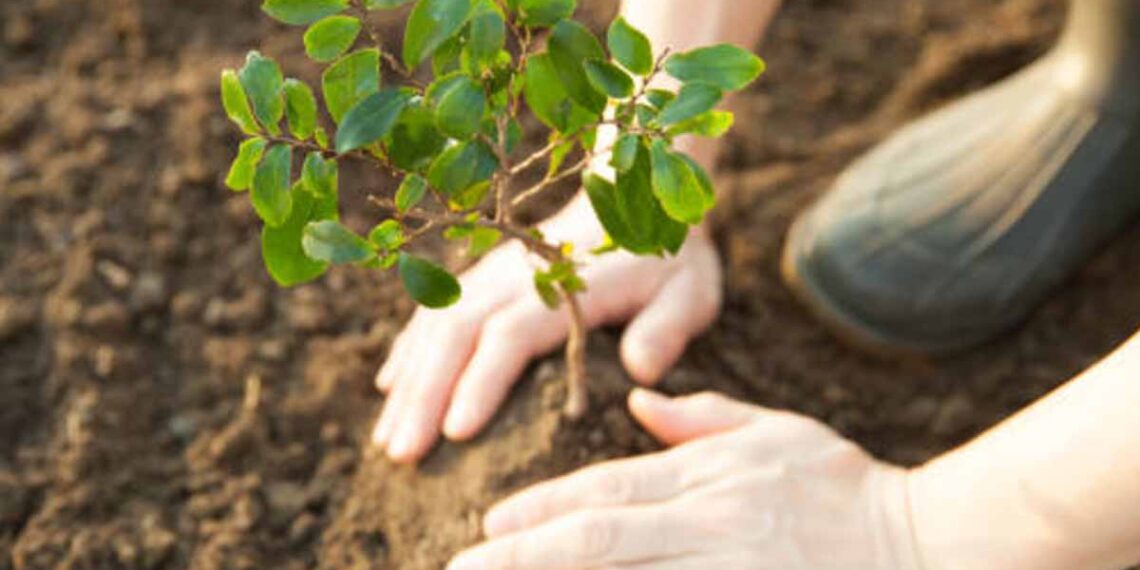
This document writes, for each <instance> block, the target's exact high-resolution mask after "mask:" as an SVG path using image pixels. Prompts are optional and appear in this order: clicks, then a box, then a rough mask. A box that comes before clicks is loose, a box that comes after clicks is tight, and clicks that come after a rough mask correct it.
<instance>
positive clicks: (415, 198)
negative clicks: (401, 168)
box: [396, 174, 428, 214]
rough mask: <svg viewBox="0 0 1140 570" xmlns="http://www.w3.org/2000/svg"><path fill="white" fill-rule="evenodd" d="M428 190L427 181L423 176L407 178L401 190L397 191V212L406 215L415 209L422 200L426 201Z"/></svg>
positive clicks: (401, 184) (401, 185)
mask: <svg viewBox="0 0 1140 570" xmlns="http://www.w3.org/2000/svg"><path fill="white" fill-rule="evenodd" d="M427 189H428V185H427V180H424V179H423V177H422V176H420V175H418V174H409V175H408V176H405V177H404V181H403V182H401V183H400V189H399V190H397V191H396V210H397V211H399V213H401V214H405V213H407V212H408V210H411V209H412V208H415V207H416V205H417V204H419V203H420V200H423V199H424V195H425V194H427Z"/></svg>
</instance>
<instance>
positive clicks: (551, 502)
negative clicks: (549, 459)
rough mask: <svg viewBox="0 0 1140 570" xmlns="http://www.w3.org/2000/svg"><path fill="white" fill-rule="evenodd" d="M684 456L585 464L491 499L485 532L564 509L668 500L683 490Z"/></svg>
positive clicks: (518, 526)
mask: <svg viewBox="0 0 1140 570" xmlns="http://www.w3.org/2000/svg"><path fill="white" fill-rule="evenodd" d="M681 460H682V456H680V455H679V454H671V453H656V454H651V455H644V456H641V457H635V458H630V459H621V460H617V461H611V462H608V463H603V464H599V465H595V466H593V467H587V468H585V469H582V470H580V471H578V472H576V473H572V474H570V475H566V476H564V477H561V478H558V479H555V480H552V481H548V482H546V483H541V484H539V485H536V486H534V487H531V488H529V489H526V490H524V491H522V492H520V493H517V494H515V495H514V496H512V497H509V498H507V499H506V500H504V501H502V502H500V503H499V504H497V505H495V506H494V507H493V508H492V509H491V510H490V511H489V512H488V513H487V516H486V517H484V520H483V529H484V533H486V535H487V536H489V537H499V536H503V535H506V534H510V533H515V532H519V531H521V530H525V529H528V528H533V527H536V526H538V525H541V524H544V523H546V522H548V521H551V520H554V519H556V518H558V517H562V516H566V515H568V514H571V513H574V512H578V511H584V510H589V509H597V508H604V507H620V506H630V505H641V504H646V503H654V502H659V501H665V500H668V499H670V498H672V497H674V496H676V495H677V494H679V493H680V492H682V491H683V490H684V487H683V485H684V483H683V481H684V477H682V476H681V471H682V470H683V469H684V467H685V466H684V464H683V463H682V462H681Z"/></svg>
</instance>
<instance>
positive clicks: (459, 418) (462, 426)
mask: <svg viewBox="0 0 1140 570" xmlns="http://www.w3.org/2000/svg"><path fill="white" fill-rule="evenodd" d="M472 415H473V413H472V410H471V406H470V405H468V404H466V403H463V402H456V403H455V404H452V406H451V409H450V410H448V412H447V418H445V419H444V420H443V433H444V435H446V436H447V438H448V439H451V440H458V439H465V438H466V437H467V432H468V431H470V429H469V427H468V426H470V425H471V416H472Z"/></svg>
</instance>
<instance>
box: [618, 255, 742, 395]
mask: <svg viewBox="0 0 1140 570" xmlns="http://www.w3.org/2000/svg"><path fill="white" fill-rule="evenodd" d="M719 308H720V293H719V290H718V289H711V290H710V288H709V287H708V285H707V283H703V280H702V278H701V276H699V275H697V273H696V272H694V271H682V272H680V273H678V274H676V275H674V276H673V277H672V278H671V279H670V280H669V281H667V282H666V283H665V284H664V285H663V286H662V287H661V290H660V291H658V292H657V294H656V296H655V297H654V298H653V300H652V301H650V302H649V304H648V305H646V306H645V308H644V309H642V311H641V312H640V313H638V315H637V316H636V317H634V319H633V321H631V322H630V324H629V326H628V327H626V330H625V335H624V336H623V337H622V342H621V356H622V361H623V362H624V363H625V367H626V369H627V370H628V371H629V373H630V375H631V376H632V377H633V379H634V380H635V381H636V382H638V383H640V384H642V385H646V386H649V385H652V384H655V383H657V382H658V381H659V380H661V377H662V376H664V374H665V371H666V370H668V369H669V368H670V367H672V366H673V365H674V364H675V363H676V362H677V359H679V358H680V357H681V354H682V353H684V351H685V346H686V345H687V344H688V343H689V341H690V340H691V339H692V338H693V337H694V336H696V335H698V334H700V333H701V332H703V331H704V330H705V329H707V328H708V327H709V326H710V325H712V323H713V321H714V320H716V315H717V312H718V310H719Z"/></svg>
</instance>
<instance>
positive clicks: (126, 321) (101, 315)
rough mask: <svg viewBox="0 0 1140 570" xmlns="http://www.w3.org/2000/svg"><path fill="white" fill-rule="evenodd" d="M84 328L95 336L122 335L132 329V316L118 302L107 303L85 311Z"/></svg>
mask: <svg viewBox="0 0 1140 570" xmlns="http://www.w3.org/2000/svg"><path fill="white" fill-rule="evenodd" d="M82 323H83V327H84V328H86V329H87V330H89V331H91V332H92V333H95V334H101V335H120V334H123V333H125V332H127V331H128V330H130V327H131V315H130V313H129V312H128V311H127V308H126V307H125V306H123V304H122V303H119V302H118V301H107V302H104V303H100V304H98V305H95V306H94V307H89V308H88V309H87V310H85V311H83V317H82Z"/></svg>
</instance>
